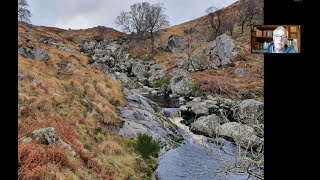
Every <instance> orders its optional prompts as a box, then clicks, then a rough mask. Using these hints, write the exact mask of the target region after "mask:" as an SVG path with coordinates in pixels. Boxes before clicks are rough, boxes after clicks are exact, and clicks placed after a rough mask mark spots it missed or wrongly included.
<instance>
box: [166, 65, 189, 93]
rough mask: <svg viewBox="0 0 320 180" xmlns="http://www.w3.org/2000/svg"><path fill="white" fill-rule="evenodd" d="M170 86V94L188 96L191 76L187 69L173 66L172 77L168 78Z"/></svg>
mask: <svg viewBox="0 0 320 180" xmlns="http://www.w3.org/2000/svg"><path fill="white" fill-rule="evenodd" d="M170 88H171V91H172V95H173V96H175V97H177V96H181V95H183V96H188V95H190V93H191V92H192V82H191V76H190V73H189V72H188V71H185V70H183V69H178V68H175V69H173V71H172V78H171V79H170Z"/></svg>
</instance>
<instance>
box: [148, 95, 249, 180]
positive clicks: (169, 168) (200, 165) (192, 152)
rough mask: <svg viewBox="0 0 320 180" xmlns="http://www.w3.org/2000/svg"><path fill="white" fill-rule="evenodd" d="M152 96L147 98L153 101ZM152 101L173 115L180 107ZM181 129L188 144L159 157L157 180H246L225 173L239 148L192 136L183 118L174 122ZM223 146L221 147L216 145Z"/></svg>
mask: <svg viewBox="0 0 320 180" xmlns="http://www.w3.org/2000/svg"><path fill="white" fill-rule="evenodd" d="M150 97H151V96H149V97H148V98H150ZM150 99H151V100H153V101H155V102H156V103H159V102H158V101H157V100H158V99H160V100H161V101H160V103H159V105H160V106H162V107H163V108H165V109H166V111H170V109H171V108H172V110H173V111H176V109H177V108H178V107H179V106H178V105H179V103H177V102H176V101H177V100H174V99H171V98H169V99H165V98H163V97H162V99H161V98H160V97H153V98H152V97H151V98H150ZM171 120H172V122H173V123H174V124H176V125H177V126H178V128H179V132H180V133H181V134H182V136H183V137H184V139H185V141H186V143H185V144H181V145H180V146H179V147H177V148H175V149H171V150H169V151H167V152H165V153H163V154H161V155H160V156H159V165H158V167H157V169H156V171H155V173H156V176H157V179H160V180H180V179H181V180H186V179H187V180H188V179H190V180H191V179H201V180H209V179H210V180H215V179H217V180H220V179H228V180H229V179H230V180H245V179H247V178H248V175H246V174H234V173H228V171H226V170H225V166H224V162H234V157H235V156H234V154H235V153H236V151H237V147H236V146H235V145H234V144H233V143H231V142H228V141H226V140H224V139H222V138H219V139H216V140H215V139H212V138H207V137H205V136H202V135H197V134H193V133H192V132H191V131H190V128H189V127H188V126H186V125H185V124H182V123H181V121H182V120H183V118H181V117H176V118H173V119H171ZM212 142H220V143H219V145H218V144H217V143H212Z"/></svg>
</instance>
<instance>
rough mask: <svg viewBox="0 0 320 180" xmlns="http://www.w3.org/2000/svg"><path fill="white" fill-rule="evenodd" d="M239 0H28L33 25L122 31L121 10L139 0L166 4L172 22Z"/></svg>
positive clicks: (127, 8)
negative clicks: (117, 24)
mask: <svg viewBox="0 0 320 180" xmlns="http://www.w3.org/2000/svg"><path fill="white" fill-rule="evenodd" d="M236 1H237V0H27V2H28V3H29V6H30V11H31V13H32V17H31V23H32V24H34V25H42V26H50V27H58V28H63V29H68V28H71V29H86V28H91V27H95V26H99V25H100V26H106V27H112V28H114V29H118V30H120V28H119V27H117V26H116V25H115V23H114V21H115V19H116V18H117V16H118V15H120V13H121V12H122V11H129V9H130V5H132V4H134V3H138V2H149V3H150V4H154V3H159V2H160V3H163V4H164V7H165V8H166V11H165V14H166V15H168V16H169V22H170V25H171V26H172V25H177V24H180V23H183V22H187V21H190V20H192V19H196V18H198V17H200V16H203V15H205V10H206V9H207V8H208V7H210V6H215V7H218V8H222V7H225V6H228V5H230V4H232V3H234V2H236Z"/></svg>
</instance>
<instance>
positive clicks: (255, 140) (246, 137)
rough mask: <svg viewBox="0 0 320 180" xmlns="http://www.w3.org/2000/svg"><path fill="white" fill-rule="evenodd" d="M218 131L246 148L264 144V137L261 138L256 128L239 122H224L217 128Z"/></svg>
mask: <svg viewBox="0 0 320 180" xmlns="http://www.w3.org/2000/svg"><path fill="white" fill-rule="evenodd" d="M216 133H217V134H218V135H220V136H224V137H228V138H232V139H233V141H235V143H236V144H239V145H240V146H242V147H244V148H249V149H250V148H253V149H257V148H258V147H259V146H262V145H263V138H259V137H258V136H257V135H256V134H255V131H254V128H253V127H251V126H248V125H244V124H240V123H237V122H229V123H225V124H222V125H221V126H219V127H218V128H216Z"/></svg>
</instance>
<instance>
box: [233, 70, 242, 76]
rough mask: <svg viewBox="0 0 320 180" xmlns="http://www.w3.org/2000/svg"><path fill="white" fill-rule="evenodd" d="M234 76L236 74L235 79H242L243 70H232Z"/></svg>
mask: <svg viewBox="0 0 320 180" xmlns="http://www.w3.org/2000/svg"><path fill="white" fill-rule="evenodd" d="M234 74H236V76H237V77H243V76H244V69H243V68H237V69H235V70H234Z"/></svg>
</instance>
